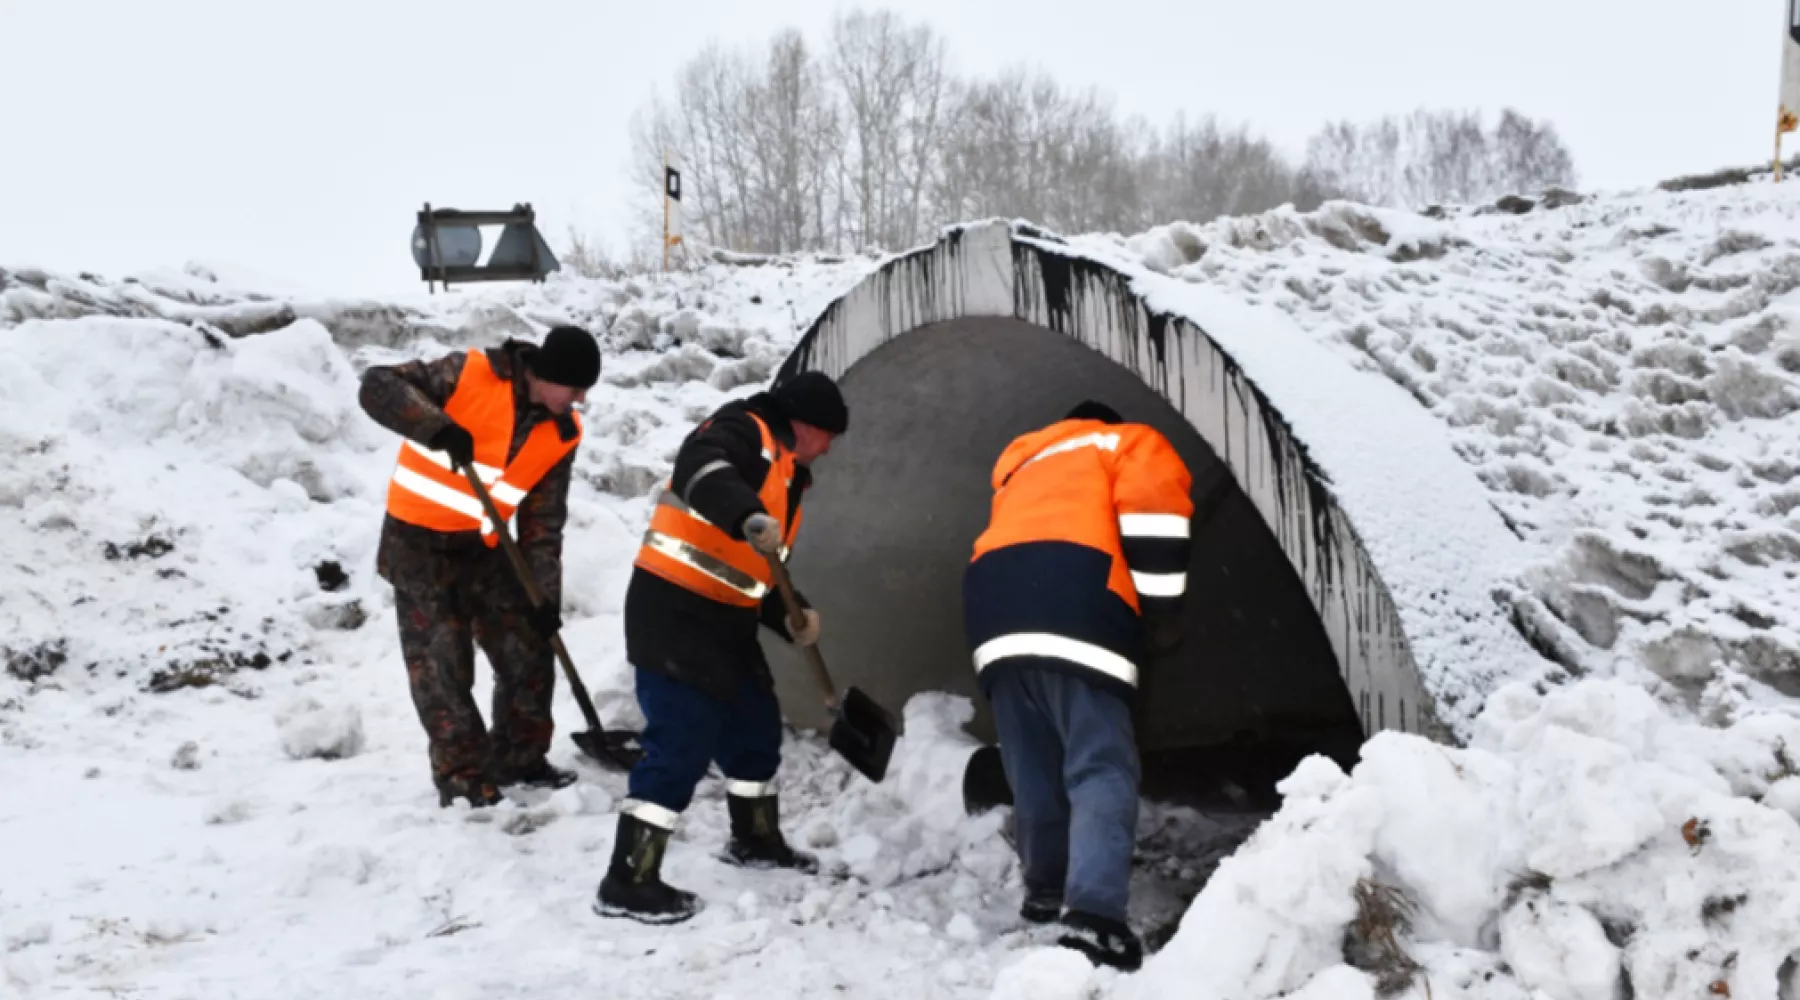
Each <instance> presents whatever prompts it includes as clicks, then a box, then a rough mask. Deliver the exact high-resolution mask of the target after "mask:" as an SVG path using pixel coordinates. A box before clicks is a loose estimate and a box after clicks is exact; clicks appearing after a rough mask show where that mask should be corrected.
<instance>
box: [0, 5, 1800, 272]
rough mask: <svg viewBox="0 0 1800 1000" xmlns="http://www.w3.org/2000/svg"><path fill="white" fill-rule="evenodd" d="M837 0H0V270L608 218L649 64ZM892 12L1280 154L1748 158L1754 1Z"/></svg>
mask: <svg viewBox="0 0 1800 1000" xmlns="http://www.w3.org/2000/svg"><path fill="white" fill-rule="evenodd" d="M854 6H856V5H855V4H845V3H839V2H832V0H764V2H760V3H758V2H752V0H639V2H635V3H622V2H616V0H513V2H512V3H509V4H507V3H500V2H496V0H356V2H346V0H280V2H273V0H0V94H4V95H5V102H4V105H0V107H4V110H3V111H0V266H19V265H37V266H43V267H50V268H55V269H71V270H73V269H82V270H91V271H99V272H101V273H106V274H115V275H116V274H120V273H126V272H129V271H132V270H137V269H143V268H147V267H153V266H179V265H181V264H182V263H183V262H185V261H188V260H191V259H198V260H204V261H209V262H216V263H219V264H224V265H234V266H237V267H241V268H245V269H248V270H251V271H255V272H262V273H265V274H268V275H271V276H276V277H279V278H281V279H284V280H287V281H291V282H293V283H296V284H299V285H302V286H310V287H311V288H314V289H318V290H321V291H326V292H333V293H341V294H393V293H405V292H410V291H412V290H415V289H418V290H422V285H421V283H420V282H419V280H418V271H417V269H416V268H415V267H414V266H413V265H412V263H411V261H410V258H409V256H408V250H407V238H408V235H409V234H410V231H411V229H412V224H413V216H414V213H416V211H417V210H418V208H419V206H420V204H421V203H422V202H425V201H430V202H432V203H433V204H434V205H446V206H453V207H458V208H465V209H472V208H506V207H509V206H511V205H512V204H513V203H514V202H521V201H529V202H531V203H533V205H534V206H535V207H536V208H537V209H538V212H539V214H540V218H541V219H542V220H543V221H542V223H541V225H540V228H541V229H543V231H544V233H545V235H546V236H547V237H549V239H550V241H551V243H552V244H553V245H555V246H557V247H559V248H560V247H561V246H562V245H563V242H564V235H565V232H566V230H567V228H568V227H569V226H570V225H575V226H578V227H580V228H582V229H584V230H588V231H591V232H598V233H603V234H605V235H606V237H607V238H608V239H610V240H611V241H613V242H614V243H615V244H617V243H622V242H623V240H624V238H625V225H626V219H627V214H628V205H627V199H628V198H629V197H630V195H631V194H632V190H631V188H630V187H629V186H628V184H627V182H626V180H625V177H624V173H625V168H626V161H627V155H628V150H629V142H628V131H627V128H628V122H629V120H630V116H631V113H632V111H634V110H635V109H637V108H638V107H640V106H641V105H642V104H643V103H644V101H645V100H646V99H647V98H648V97H649V95H650V93H651V88H652V87H653V86H656V87H658V88H660V89H661V90H663V91H664V92H667V90H668V89H669V84H670V81H671V80H672V78H673V76H674V72H675V69H676V67H677V66H678V65H679V64H680V63H681V62H682V61H683V60H684V59H686V58H688V57H689V56H691V55H692V54H693V53H694V52H696V51H697V50H698V49H699V48H700V47H701V46H702V45H704V44H705V43H706V42H707V41H708V40H710V39H713V38H718V39H723V40H725V41H727V42H732V43H744V44H752V43H754V44H761V42H763V41H764V40H765V39H766V38H767V37H768V36H769V35H770V34H771V33H772V32H774V31H775V30H776V29H777V28H780V27H783V26H790V25H791V26H795V27H799V28H801V29H802V30H803V31H806V32H807V33H808V34H809V35H811V36H813V37H815V38H817V37H820V36H822V34H823V31H824V29H825V26H826V24H827V23H828V21H829V18H830V16H831V14H832V13H833V11H835V10H839V9H847V8H851V7H854ZM863 6H865V7H869V8H873V7H875V6H877V5H875V4H865V5H863ZM892 6H893V7H894V8H895V9H903V10H904V11H905V12H906V14H907V16H908V17H909V18H912V19H918V20H924V21H927V22H929V23H931V24H932V25H933V26H935V27H936V28H938V29H939V30H940V31H941V32H942V33H943V34H944V35H945V36H946V37H947V38H948V41H949V44H950V49H951V55H952V59H953V62H954V65H955V67H956V69H957V70H959V71H960V72H962V73H965V74H981V73H986V72H989V71H992V70H996V69H999V68H1002V67H1005V66H1008V65H1013V64H1019V63H1025V64H1030V65H1035V66H1037V67H1041V68H1044V69H1047V70H1049V71H1051V72H1053V73H1055V74H1056V75H1057V76H1058V77H1059V78H1060V79H1061V80H1062V81H1064V82H1065V83H1067V84H1070V85H1073V86H1077V87H1084V86H1087V85H1090V84H1093V85H1098V86H1100V87H1102V88H1103V89H1105V90H1107V91H1109V92H1110V93H1111V94H1113V95H1114V97H1115V99H1116V102H1117V105H1118V107H1119V108H1120V109H1121V110H1122V111H1125V112H1128V113H1141V114H1143V115H1145V116H1147V117H1149V118H1151V119H1152V120H1155V121H1161V120H1165V119H1167V118H1168V117H1169V116H1170V115H1172V114H1173V113H1174V112H1176V111H1178V110H1185V111H1187V112H1189V113H1190V114H1205V113H1216V114H1218V115H1220V116H1221V117H1222V118H1225V119H1227V120H1229V121H1242V122H1248V123H1250V124H1252V125H1253V126H1254V127H1255V128H1257V129H1259V130H1261V131H1262V132H1263V133H1264V134H1266V135H1268V136H1269V137H1270V138H1271V139H1273V140H1274V141H1275V142H1277V143H1278V144H1279V145H1281V146H1282V147H1284V148H1285V149H1287V150H1289V151H1291V152H1292V153H1293V154H1294V155H1296V156H1297V155H1298V154H1299V153H1300V152H1301V151H1302V149H1303V148H1304V144H1305V141H1306V138H1307V136H1308V135H1309V134H1311V133H1312V131H1313V130H1314V129H1315V128H1317V126H1318V125H1319V124H1320V123H1322V122H1324V121H1327V120H1332V119H1337V118H1345V117H1349V118H1372V117H1377V116H1380V115H1382V114H1386V113H1389V112H1399V111H1407V110H1410V109H1412V108H1415V107H1417V106H1420V105H1430V106H1434V107H1479V108H1484V109H1488V110H1489V111H1495V110H1497V109H1499V108H1500V107H1502V106H1506V105H1512V106H1515V107H1518V108H1519V109H1520V110H1522V111H1525V112H1526V113H1528V114H1530V115H1533V116H1538V117H1547V118H1550V119H1552V120H1553V121H1554V122H1555V123H1556V124H1557V125H1558V127H1559V128H1560V129H1561V131H1562V133H1563V135H1564V137H1565V139H1566V140H1567V141H1568V143H1569V145H1570V146H1571V147H1572V148H1573V151H1574V153H1575V159H1576V165H1577V168H1578V169H1579V170H1580V173H1581V185H1582V187H1583V188H1585V189H1595V188H1598V189H1619V188H1632V187H1642V186H1647V185H1650V184H1653V183H1655V182H1656V181H1658V180H1661V179H1663V178H1665V177H1668V176H1671V175H1674V174H1678V173H1683V172H1691V171H1697V170H1705V169H1710V168H1713V167H1718V166H1724V165H1735V164H1744V163H1749V162H1754V161H1758V160H1767V159H1768V158H1769V157H1770V156H1771V155H1772V152H1773V145H1772V144H1773V127H1774V126H1773V122H1774V119H1775V102H1776V86H1777V78H1778V68H1779V30H1780V27H1781V24H1782V22H1783V11H1784V9H1785V6H1786V0H1510V2H1508V3H1504V4H1500V3H1492V2H1480V3H1476V2H1469V0H1103V2H1099V3H1093V4H1081V3H1076V2H1073V0H1064V3H1062V4H1053V3H1046V2H1045V0H906V3H905V4H904V5H901V4H894V5H892ZM1059 8H1060V9H1061V10H1063V11H1064V12H1065V14H1064V16H1056V15H1055V14H1054V13H1053V12H1054V11H1057V10H1058V9H1059ZM501 11H504V13H501ZM1792 139H1793V137H1790V140H1792ZM1791 151H1796V152H1800V144H1796V146H1795V148H1794V149H1793V150H1791Z"/></svg>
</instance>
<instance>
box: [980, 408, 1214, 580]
mask: <svg viewBox="0 0 1800 1000" xmlns="http://www.w3.org/2000/svg"><path fill="white" fill-rule="evenodd" d="M1192 485H1193V477H1192V475H1191V474H1190V473H1189V472H1188V468H1187V464H1186V463H1185V462H1183V461H1182V460H1181V456H1179V455H1177V454H1176V452H1175V448H1174V446H1173V445H1171V444H1170V443H1169V440H1168V439H1167V438H1165V437H1163V436H1162V434H1161V433H1159V432H1158V431H1156V430H1155V429H1154V428H1151V427H1148V426H1145V425H1144V424H1127V423H1120V424H1107V423H1103V422H1101V421H1098V420H1063V421H1059V422H1057V423H1054V424H1051V425H1050V426H1049V427H1046V428H1044V429H1042V430H1039V431H1033V432H1031V433H1029V434H1025V435H1022V436H1020V437H1019V438H1017V439H1015V440H1014V441H1013V443H1012V444H1011V445H1009V446H1008V447H1007V449H1006V451H1005V452H1003V453H1002V454H1001V456H1000V461H999V462H998V463H996V464H995V466H994V474H993V487H994V501H993V510H992V512H991V514H990V517H989V520H988V528H987V530H986V531H984V532H983V533H982V534H981V536H980V537H979V538H977V539H976V540H975V554H974V559H980V558H981V557H982V556H983V555H985V554H987V553H988V552H991V551H993V550H995V549H998V548H1002V547H1005V546H1008V545H1019V544H1024V543H1029V542H1073V543H1075V544H1077V545H1084V546H1087V547H1088V548H1093V549H1099V550H1100V551H1102V552H1105V553H1107V554H1109V555H1111V556H1112V569H1111V572H1110V573H1109V575H1108V577H1107V582H1106V585H1107V589H1108V590H1110V591H1112V592H1113V593H1115V594H1117V595H1119V597H1120V598H1121V599H1123V600H1124V601H1125V603H1126V604H1128V605H1130V607H1131V610H1132V611H1134V612H1137V613H1140V614H1141V613H1142V611H1143V608H1142V606H1141V605H1140V603H1139V600H1138V597H1139V593H1140V591H1142V593H1143V595H1144V596H1146V597H1149V596H1175V595H1178V594H1180V593H1181V592H1182V590H1184V589H1185V586H1186V578H1185V577H1186V574H1185V572H1183V573H1179V574H1171V573H1143V572H1136V573H1134V572H1133V571H1132V568H1131V566H1130V565H1129V564H1128V563H1127V561H1126V558H1125V541H1126V540H1128V539H1133V538H1151V539H1154V538H1181V539H1186V538H1187V535H1188V521H1189V519H1190V518H1192V517H1193V514H1194V502H1193V500H1192V498H1190V497H1189V495H1188V494H1189V490H1190V488H1191V487H1192ZM1165 578H1166V579H1165Z"/></svg>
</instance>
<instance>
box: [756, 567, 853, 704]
mask: <svg viewBox="0 0 1800 1000" xmlns="http://www.w3.org/2000/svg"><path fill="white" fill-rule="evenodd" d="M763 559H765V560H767V561H768V563H769V573H770V574H771V575H773V576H774V577H775V589H777V590H779V591H781V603H782V604H784V605H786V606H787V613H788V629H789V630H791V631H794V632H798V631H800V630H801V629H802V628H805V627H806V612H805V611H804V610H802V609H801V607H800V599H799V598H798V597H795V596H794V582H793V581H792V580H790V579H788V573H787V567H786V566H783V565H782V564H781V558H780V557H779V556H775V555H771V554H770V553H767V552H764V553H763ZM800 652H801V653H803V654H804V655H805V656H806V662H807V664H808V665H809V666H811V667H812V672H813V679H814V680H815V681H817V682H818V684H819V690H820V691H822V692H823V693H824V695H825V707H826V708H829V709H833V710H836V708H837V688H836V687H834V686H833V685H832V683H831V672H830V671H828V670H826V669H825V657H824V656H822V655H820V653H819V647H818V645H817V644H814V645H811V646H801V647H800Z"/></svg>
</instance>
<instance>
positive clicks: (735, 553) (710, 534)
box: [635, 413, 801, 608]
mask: <svg viewBox="0 0 1800 1000" xmlns="http://www.w3.org/2000/svg"><path fill="white" fill-rule="evenodd" d="M750 418H751V419H752V420H755V421H756V427H757V429H758V430H760V431H761V432H762V456H763V459H764V460H765V461H767V462H768V463H769V474H768V476H766V477H765V478H764V479H763V484H762V489H761V490H760V491H758V493H757V499H758V500H760V501H761V502H762V506H763V510H764V511H766V512H768V514H769V516H771V517H773V518H775V521H776V523H777V524H779V525H780V526H781V555H780V558H782V559H786V558H787V554H788V547H789V546H790V545H792V544H793V541H794V534H795V532H797V531H799V529H800V519H801V517H800V511H799V510H798V509H796V510H795V511H794V520H793V522H792V523H788V521H787V509H788V491H789V490H790V489H791V488H792V486H793V482H794V471H795V464H796V463H795V461H794V453H793V452H791V451H789V450H787V449H786V448H784V447H782V446H781V444H780V443H779V442H777V441H776V440H775V436H774V435H773V434H771V433H769V425H768V424H765V423H763V420H762V418H761V417H759V416H757V415H756V414H754V413H752V414H750ZM670 485H671V483H669V482H665V483H663V489H662V495H661V496H660V497H658V498H657V501H656V511H655V513H653V514H652V515H651V516H650V528H649V530H648V531H645V532H644V544H643V545H642V546H641V547H639V549H638V555H637V560H636V563H635V564H636V565H637V566H639V567H641V568H642V569H644V570H645V571H647V572H650V573H654V574H656V575H657V576H660V577H662V578H663V579H665V580H667V581H669V582H670V583H673V584H676V585H678V586H681V587H685V588H687V589H688V590H691V591H693V592H694V593H696V594H699V595H700V596H702V597H707V598H711V599H712V600H715V601H718V602H720V603H721V604H730V605H734V606H737V607H745V608H753V607H756V606H757V605H758V604H760V603H762V599H763V597H764V595H766V594H767V593H768V592H769V587H770V586H771V585H772V584H773V582H774V576H773V575H772V574H771V573H770V572H769V564H768V562H767V560H766V559H765V558H764V557H763V554H762V553H760V552H758V551H756V549H755V548H753V547H752V546H751V545H750V543H749V542H747V541H739V540H737V539H735V538H732V537H731V535H729V534H727V533H726V531H725V529H724V528H721V527H719V526H718V525H716V524H714V523H712V522H711V521H708V520H707V519H706V518H704V517H701V516H700V513H699V512H698V511H696V510H694V509H693V508H692V507H689V506H688V505H687V504H686V503H685V502H683V501H682V499H681V498H680V497H678V496H676V495H675V493H674V491H673V490H672V489H670Z"/></svg>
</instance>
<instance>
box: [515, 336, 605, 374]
mask: <svg viewBox="0 0 1800 1000" xmlns="http://www.w3.org/2000/svg"><path fill="white" fill-rule="evenodd" d="M530 365H531V374H533V375H536V376H537V377H538V378H541V379H543V380H544V381H546V382H554V383H556V384H557V385H566V386H569V387H570V388H573V389H592V388H593V387H594V383H595V382H598V381H600V345H599V344H596V343H594V337H593V335H592V334H590V333H588V332H587V331H586V330H583V329H582V328H581V327H578V326H559V327H557V328H555V329H553V330H551V331H550V334H549V336H547V337H545V338H544V346H542V347H540V348H538V349H537V351H536V352H535V353H534V354H532V355H531V361H530Z"/></svg>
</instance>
